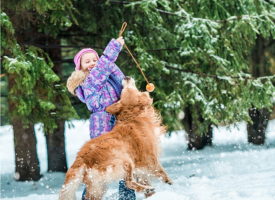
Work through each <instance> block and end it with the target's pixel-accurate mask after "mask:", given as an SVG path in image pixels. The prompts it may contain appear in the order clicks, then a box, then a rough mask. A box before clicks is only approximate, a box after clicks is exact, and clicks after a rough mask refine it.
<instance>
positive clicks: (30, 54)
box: [1, 1, 77, 181]
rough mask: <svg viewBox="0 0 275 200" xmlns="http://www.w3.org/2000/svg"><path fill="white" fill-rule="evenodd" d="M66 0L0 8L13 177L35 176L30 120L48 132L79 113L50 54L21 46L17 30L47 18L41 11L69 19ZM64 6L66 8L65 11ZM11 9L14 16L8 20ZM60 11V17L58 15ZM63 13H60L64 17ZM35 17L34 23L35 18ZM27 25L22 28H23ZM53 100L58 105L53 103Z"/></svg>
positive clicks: (37, 172)
mask: <svg viewBox="0 0 275 200" xmlns="http://www.w3.org/2000/svg"><path fill="white" fill-rule="evenodd" d="M70 6H71V3H70V2H69V1H62V2H61V1H59V2H56V1H41V2H32V3H31V4H30V3H29V2H28V1H20V2H16V4H15V2H13V1H9V2H5V3H4V5H3V10H1V56H2V57H3V62H2V66H3V67H4V71H5V72H6V73H7V75H8V81H9V95H8V100H9V111H10V119H11V122H12V125H13V128H14V144H15V161H16V170H15V171H16V173H15V179H16V180H20V181H24V180H38V179H39V178H40V177H41V175H40V169H39V161H38V159H37V152H36V139H35V135H34V124H35V123H38V122H41V123H42V124H43V128H44V130H47V131H49V132H52V131H53V129H54V128H56V127H57V125H56V121H57V120H58V119H70V118H72V117H77V115H76V113H75V110H74V109H73V108H72V106H71V104H70V100H69V98H68V96H67V92H66V89H65V86H64V85H62V84H59V83H58V82H59V80H60V79H59V77H58V76H57V75H56V74H55V73H54V72H53V70H52V69H51V68H52V67H53V64H52V62H51V60H50V59H49V57H48V55H47V54H45V52H44V51H42V50H41V49H39V48H36V47H34V46H28V47H27V48H25V46H20V45H23V44H24V38H23V37H22V34H20V33H19V32H15V30H14V27H16V28H17V29H16V30H17V31H18V30H19V31H22V30H27V29H25V28H26V27H29V26H30V25H34V24H35V23H34V24H33V22H34V21H35V20H37V19H41V20H43V19H46V18H47V17H49V16H48V15H46V14H45V13H46V12H47V11H48V10H50V9H52V10H53V12H52V13H51V16H50V20H51V22H52V23H53V24H55V23H57V22H60V23H64V22H68V21H69V20H68V19H67V17H66V16H68V15H67V11H71V10H72V9H71V8H70ZM65 8H68V10H65ZM6 13H9V15H10V16H12V21H13V23H12V22H11V20H10V18H9V16H8V15H7V14H6ZM62 13H63V15H62ZM62 16H64V17H62ZM33 20H34V21H33ZM24 26H25V27H24ZM57 102H62V103H61V104H60V103H59V104H58V105H59V106H56V104H57Z"/></svg>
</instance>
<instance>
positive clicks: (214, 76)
mask: <svg viewBox="0 0 275 200" xmlns="http://www.w3.org/2000/svg"><path fill="white" fill-rule="evenodd" d="M165 67H166V68H169V69H173V70H177V71H181V72H186V73H191V74H197V75H200V76H203V77H211V78H216V79H220V78H219V77H221V76H218V75H212V74H204V73H200V72H194V71H191V70H184V69H179V68H176V67H172V66H168V65H165ZM227 77H229V78H233V79H239V78H244V79H251V80H256V79H259V80H264V79H272V78H275V75H274V76H263V77H257V78H255V77H245V76H242V77H240V76H227Z"/></svg>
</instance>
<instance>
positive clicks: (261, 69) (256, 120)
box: [247, 35, 270, 145]
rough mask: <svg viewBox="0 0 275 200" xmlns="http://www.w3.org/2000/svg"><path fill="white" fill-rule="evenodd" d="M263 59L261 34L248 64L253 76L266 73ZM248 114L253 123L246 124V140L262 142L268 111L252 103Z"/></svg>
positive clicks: (263, 140) (264, 57) (260, 75)
mask: <svg viewBox="0 0 275 200" xmlns="http://www.w3.org/2000/svg"><path fill="white" fill-rule="evenodd" d="M265 60H266V56H265V49H264V38H263V37H262V36H261V35H258V37H257V39H256V46H255V49H254V50H253V51H252V62H251V65H250V70H251V72H252V75H253V76H254V77H262V76H266V75H267V72H266V71H267V70H266V66H265ZM249 115H250V118H251V120H252V121H253V124H251V123H248V124H247V133H248V135H247V137H248V142H249V143H252V144H258V145H261V144H264V142H265V129H266V127H267V124H268V120H269V116H270V113H269V112H268V110H267V109H266V108H263V109H261V110H258V109H256V108H254V107H253V105H252V107H251V108H250V109H249Z"/></svg>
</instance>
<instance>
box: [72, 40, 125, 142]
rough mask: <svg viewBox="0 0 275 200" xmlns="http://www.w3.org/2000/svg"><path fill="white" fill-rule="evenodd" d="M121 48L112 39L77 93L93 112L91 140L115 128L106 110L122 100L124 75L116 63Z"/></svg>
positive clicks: (91, 117) (119, 44)
mask: <svg viewBox="0 0 275 200" xmlns="http://www.w3.org/2000/svg"><path fill="white" fill-rule="evenodd" d="M121 48H122V45H121V43H119V42H118V41H116V40H115V39H112V40H111V41H110V42H109V44H108V45H107V47H106V49H105V50H104V52H103V54H104V55H102V56H101V57H100V59H99V60H98V61H97V64H96V66H95V67H94V68H93V69H92V70H91V71H90V74H89V75H88V76H87V78H86V79H85V80H84V81H83V83H82V84H81V85H80V86H79V87H78V88H77V89H76V91H75V92H76V95H77V97H78V98H79V99H80V100H81V101H82V102H84V103H86V104H87V107H88V109H89V110H90V111H92V112H93V113H92V114H91V116H90V138H91V139H92V138H95V137H98V136H100V135H102V134H104V133H106V132H109V131H111V130H112V128H113V125H112V123H111V121H110V120H111V117H112V115H111V114H110V113H107V112H106V111H105V109H106V107H107V106H109V105H112V104H113V103H115V102H117V101H118V100H119V98H120V94H121V90H122V80H123V79H124V74H123V73H122V71H121V70H120V69H119V68H118V66H117V65H116V64H115V63H114V62H115V61H116V59H117V57H118V54H119V52H120V50H121ZM113 119H114V117H113Z"/></svg>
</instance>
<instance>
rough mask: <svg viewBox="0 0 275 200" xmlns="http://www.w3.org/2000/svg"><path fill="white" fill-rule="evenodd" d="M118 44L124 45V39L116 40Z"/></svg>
mask: <svg viewBox="0 0 275 200" xmlns="http://www.w3.org/2000/svg"><path fill="white" fill-rule="evenodd" d="M116 40H117V41H118V42H119V43H120V44H122V45H124V39H123V37H122V36H120V37H119V38H117V39H116Z"/></svg>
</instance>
